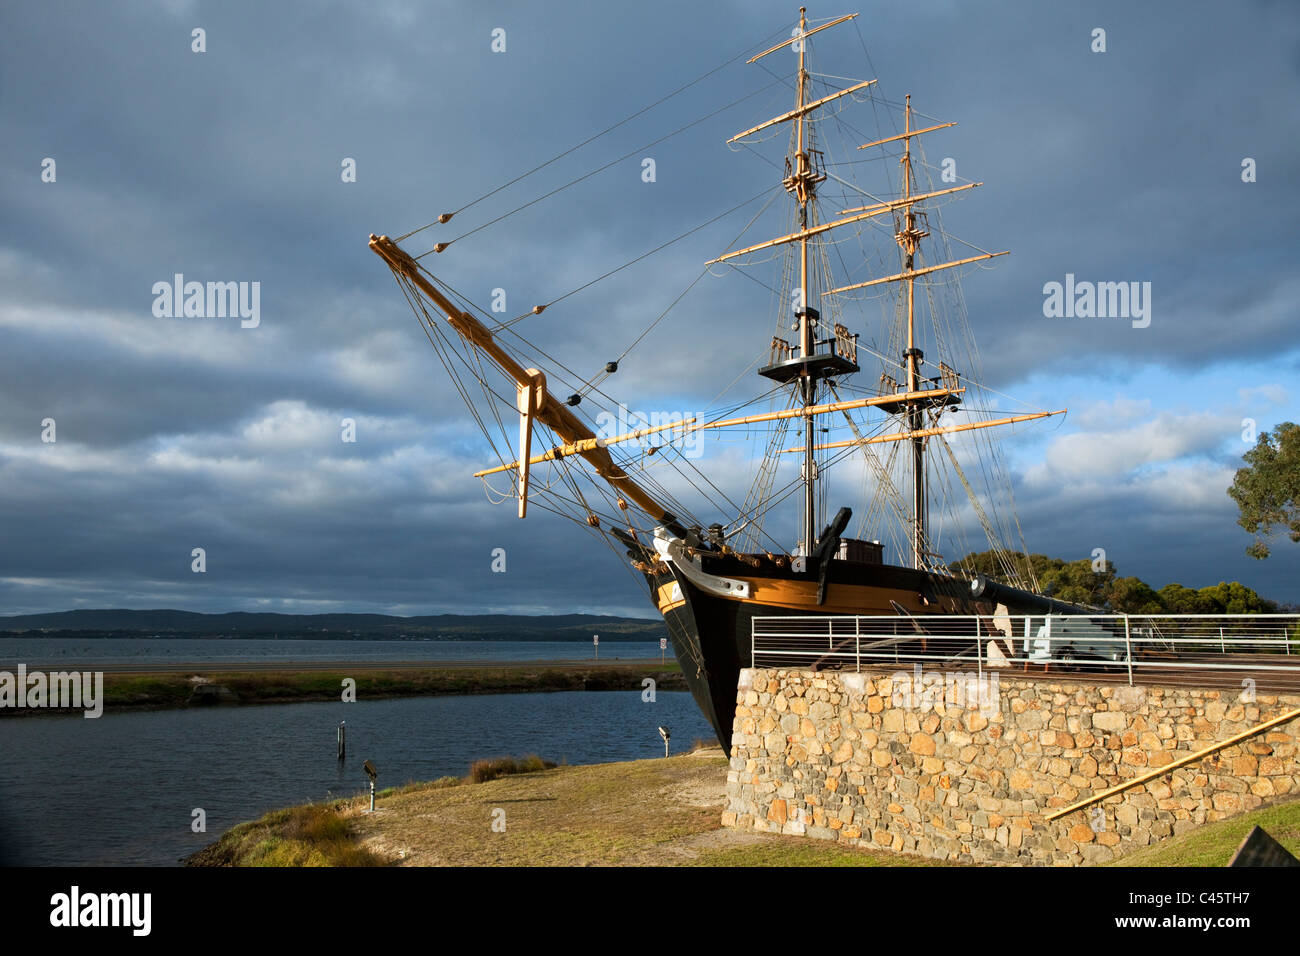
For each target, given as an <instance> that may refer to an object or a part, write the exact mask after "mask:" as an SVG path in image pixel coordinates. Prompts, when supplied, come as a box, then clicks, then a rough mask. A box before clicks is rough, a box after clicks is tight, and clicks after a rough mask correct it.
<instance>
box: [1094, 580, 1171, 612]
mask: <svg viewBox="0 0 1300 956" xmlns="http://www.w3.org/2000/svg"><path fill="white" fill-rule="evenodd" d="M1107 604H1109V605H1110V609H1111V610H1112V611H1118V612H1119V613H1121V614H1159V613H1160V612H1161V611H1164V610H1166V607H1165V604H1164V602H1163V601H1161V600H1160V595H1159V594H1157V593H1156V592H1155V591H1154V590H1152V588H1151V585H1149V584H1147V583H1146V582H1145V581H1143V580H1142V579H1141V578H1116V579H1115V581H1114V582H1113V583H1112V584H1111V586H1110V593H1109V594H1108V595H1107Z"/></svg>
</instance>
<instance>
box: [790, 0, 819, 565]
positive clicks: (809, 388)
mask: <svg viewBox="0 0 1300 956" xmlns="http://www.w3.org/2000/svg"><path fill="white" fill-rule="evenodd" d="M807 29H808V19H807V15H806V12H805V9H804V8H803V7H800V8H799V36H800V37H802V36H803V35H804V33H805V32H806V31H807ZM806 55H807V44H806V43H804V42H803V41H802V40H801V41H800V43H799V79H798V83H797V84H796V86H797V89H798V92H797V97H798V98H797V102H796V103H795V109H796V111H797V114H798V115H797V117H796V119H795V123H796V127H795V128H796V134H795V142H796V149H795V154H794V160H795V173H794V176H793V177H792V179H793V182H789V183H788V184H787V186H786V189H788V190H791V191H792V192H793V193H794V195H795V198H796V199H798V201H799V228H800V229H801V230H804V229H807V228H808V202H809V200H810V199H812V196H813V193H814V191H815V189H816V182H815V178H814V176H813V173H812V170H811V169H810V168H809V167H810V164H809V162H808V154H807V153H806V152H805V151H804V115H805V114H804V109H803V107H804V94H805V91H806V89H807V85H808V70H807V68H806V67H805V64H804V57H805V56H806ZM809 301H810V300H809V297H808V237H807V236H801V237H800V239H799V355H800V357H802V358H805V359H806V358H808V356H810V355H811V354H812V351H813V347H812V324H811V323H810V322H809V315H808V312H809V309H808V302H809ZM801 385H802V387H801V389H800V391H801V393H802V395H803V405H804V409H805V410H807V409H808V408H811V407H812V406H813V405H814V404H816V402H817V380H816V379H815V378H813V377H812V375H810V374H809V372H808V370H807V368H806V367H805V369H804V373H803V375H802V377H801ZM803 421H804V457H803V489H804V491H803V528H802V530H803V553H804V554H811V553H812V549H813V546H814V545H815V544H816V541H815V540H814V538H813V535H815V534H816V533H817V461H816V447H815V444H814V442H813V422H814V418H813V416H812V415H810V414H805V415H804V420H803Z"/></svg>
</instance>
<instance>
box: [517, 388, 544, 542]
mask: <svg viewBox="0 0 1300 956" xmlns="http://www.w3.org/2000/svg"><path fill="white" fill-rule="evenodd" d="M526 374H527V375H528V378H529V382H528V384H527V385H518V386H516V389H515V406H516V407H517V408H518V409H519V462H518V465H519V517H521V518H526V517H528V466H529V464H530V459H531V458H532V450H533V419H534V418H536V417H537V413H538V411H540V410H541V407H542V403H543V402H545V401H546V376H545V375H543V374H542V373H541V372H539V371H538V370H537V369H535V368H530V369H528V370H527V373H526Z"/></svg>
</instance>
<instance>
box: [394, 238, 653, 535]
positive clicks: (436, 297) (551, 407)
mask: <svg viewBox="0 0 1300 956" xmlns="http://www.w3.org/2000/svg"><path fill="white" fill-rule="evenodd" d="M370 248H371V250H373V251H374V252H375V254H376V255H378V256H379V257H380V258H382V259H383V260H384V261H385V262H387V263H388V266H389V268H391V269H392V270H393V271H394V272H396V273H398V274H400V275H402V276H405V277H406V278H407V279H408V280H410V281H411V282H412V283H414V284H415V286H416V287H417V288H418V289H419V290H420V291H421V292H423V293H424V294H425V296H427V297H428V298H429V300H430V301H431V302H433V304H434V305H436V306H437V307H438V309H439V310H440V311H441V312H442V313H443V314H444V315H446V317H447V321H448V323H450V324H451V327H452V328H454V329H455V330H456V331H457V332H458V333H460V335H461V337H462V338H464V339H465V340H466V341H467V342H469V343H470V344H471V345H473V346H474V347H475V348H477V349H479V350H480V351H482V352H483V353H485V354H486V355H487V356H488V357H489V358H491V359H492V361H494V362H496V364H497V365H498V366H500V368H501V370H502V371H503V372H505V373H506V374H507V375H509V376H510V377H511V378H512V379H514V381H515V386H516V387H517V388H524V387H529V388H531V387H533V385H534V381H533V379H532V377H531V376H530V375H529V372H528V370H527V369H525V368H524V367H523V366H521V365H520V364H519V363H518V362H516V361H515V360H514V359H513V358H512V357H511V356H510V354H509V353H508V352H506V351H505V350H504V349H503V348H501V346H500V345H498V344H497V342H496V340H495V339H494V338H493V337H492V333H491V332H489V331H488V330H487V328H486V327H485V326H484V325H483V323H482V322H480V321H479V320H478V319H476V318H474V316H472V315H470V314H469V313H468V312H462V311H461V310H460V309H457V308H456V306H455V304H454V303H453V302H452V301H451V300H450V299H448V298H447V297H446V296H445V295H443V294H442V293H441V292H440V291H439V290H438V289H437V287H436V286H434V285H433V283H431V282H430V281H429V280H428V279H427V278H426V277H425V276H424V275H422V274H421V272H420V267H419V265H418V264H417V263H416V261H415V260H414V259H412V258H411V257H410V255H408V254H407V253H406V251H405V250H403V249H402V248H401V247H400V246H399V245H398V244H397V243H395V242H394V241H393V240H392V239H390V238H388V237H387V236H376V235H374V234H373V233H372V234H371V236H370ZM541 399H542V400H541V402H540V403H539V405H538V408H537V411H536V413H535V415H534V417H535V418H536V420H537V421H539V422H541V423H542V424H543V425H545V426H546V427H547V428H549V429H551V431H553V432H555V434H556V435H558V436H559V437H560V438H561V439H562V440H563V441H566V442H576V441H581V440H582V439H584V438H586V439H594V438H595V437H596V436H595V435H594V434H593V433H592V431H591V429H589V428H588V427H587V426H586V425H584V424H583V423H582V421H581V420H580V419H579V418H578V417H577V416H576V415H574V414H573V412H571V411H569V409H568V406H566V405H563V404H561V403H560V402H559V401H557V400H556V398H555V396H554V395H552V394H551V393H550V391H549V390H547V391H546V393H545V395H543V396H541ZM578 454H580V455H581V456H582V457H583V459H585V460H586V461H587V462H588V463H589V464H590V465H591V466H592V467H593V468H594V469H595V470H596V473H597V474H598V475H600V476H601V477H602V478H604V479H605V480H606V481H608V482H609V483H610V484H611V485H613V486H614V489H615V490H616V491H618V493H619V494H620V495H621V496H623V497H624V498H626V499H628V500H629V501H631V502H634V503H635V504H636V505H637V507H639V508H640V509H641V510H642V511H644V512H645V513H646V514H647V515H649V516H650V517H651V518H652V519H653V520H655V521H657V522H661V523H663V524H667V525H670V526H673V525H676V524H677V522H676V519H675V518H674V517H673V516H672V515H671V514H669V512H668V510H667V509H666V508H664V507H663V506H662V505H661V504H659V502H657V501H655V499H654V498H652V497H651V496H650V494H649V493H648V492H646V491H645V489H643V488H642V487H641V486H640V485H638V484H637V483H636V482H634V481H633V480H632V479H631V478H629V477H628V476H627V474H626V473H625V472H624V471H623V470H622V469H621V468H619V467H618V466H617V465H616V464H614V459H613V458H612V457H610V454H609V452H607V451H606V450H605V449H604V448H601V447H599V446H598V445H596V446H593V447H591V448H588V449H586V450H585V451H581V452H579V453H578Z"/></svg>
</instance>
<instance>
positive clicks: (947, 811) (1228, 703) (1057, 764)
mask: <svg viewBox="0 0 1300 956" xmlns="http://www.w3.org/2000/svg"><path fill="white" fill-rule="evenodd" d="M970 676H971V677H972V678H973V677H974V675H973V674H972V675H970ZM981 690H982V691H983V693H982V694H981V693H980V691H981ZM1252 698H1253V699H1252ZM737 703H738V706H737V708H736V717H735V724H734V732H733V736H732V744H733V750H732V758H731V769H730V771H729V773H728V775H727V809H726V812H724V814H723V820H722V822H723V825H724V826H734V827H742V828H750V829H754V830H761V831H767V832H774V833H787V834H806V835H808V836H811V837H820V838H823V839H828V840H838V841H840V842H842V843H848V844H852V845H859V846H869V847H873V848H877V849H890V850H894V851H897V852H900V853H910V854H917V855H920V856H924V857H930V858H935V859H941V860H950V861H965V862H977V863H1018V864H1032V865H1045V864H1056V865H1072V864H1078V863H1101V862H1105V861H1106V860H1109V859H1111V858H1112V857H1114V856H1115V855H1116V854H1119V853H1122V852H1124V851H1126V850H1128V849H1131V848H1134V847H1139V846H1146V845H1147V844H1149V843H1151V842H1152V841H1154V840H1159V839H1160V838H1162V837H1166V836H1169V835H1171V834H1179V833H1182V832H1184V831H1186V830H1189V829H1191V828H1193V827H1195V826H1198V825H1199V824H1202V823H1207V822H1211V821H1214V820H1219V819H1223V818H1225V817H1228V816H1231V815H1233V814H1236V813H1239V812H1241V811H1243V810H1251V809H1254V808H1255V807H1258V806H1261V805H1262V804H1263V803H1265V802H1268V801H1272V800H1274V799H1275V798H1284V797H1288V796H1295V795H1300V766H1297V760H1296V755H1297V753H1296V746H1297V735H1298V734H1300V720H1292V721H1290V722H1289V723H1286V724H1282V725H1280V726H1278V727H1275V728H1273V729H1272V730H1271V731H1266V732H1264V733H1262V734H1259V735H1257V736H1254V737H1251V738H1249V739H1248V740H1245V741H1243V742H1241V743H1240V744H1236V745H1233V746H1231V747H1228V748H1225V749H1223V750H1220V751H1218V752H1216V753H1215V754H1212V755H1210V756H1208V757H1204V758H1202V759H1201V760H1198V761H1195V762H1193V763H1190V764H1186V765H1184V766H1182V767H1179V768H1176V769H1174V770H1172V771H1170V772H1168V773H1166V774H1163V775H1161V776H1159V777H1156V778H1155V779H1153V780H1151V781H1149V782H1147V783H1145V784H1141V785H1138V786H1136V787H1133V788H1131V789H1129V790H1127V791H1124V792H1123V793H1121V794H1117V795H1115V796H1111V797H1108V798H1106V799H1105V800H1103V801H1101V802H1099V803H1096V804H1093V805H1092V806H1090V807H1086V808H1084V809H1081V810H1078V811H1075V812H1073V813H1071V814H1069V815H1068V816H1066V817H1063V818H1061V819H1059V820H1056V821H1054V822H1048V821H1047V819H1046V818H1045V816H1044V814H1045V812H1050V811H1051V810H1052V809H1054V808H1060V807H1064V806H1067V805H1069V804H1072V803H1074V802H1076V801H1077V800H1080V799H1082V798H1083V797H1085V796H1086V795H1087V794H1089V793H1090V792H1092V793H1095V792H1098V791H1101V790H1105V789H1107V788H1108V787H1111V786H1113V785H1115V784H1117V783H1120V782H1122V781H1124V780H1126V779H1132V778H1133V777H1135V776H1137V775H1139V774H1141V773H1144V772H1146V771H1148V770H1149V769H1154V768H1158V767H1163V766H1167V765H1168V764H1170V763H1172V762H1173V761H1175V760H1176V759H1178V758H1179V757H1181V756H1185V755H1187V754H1190V753H1193V752H1195V751H1197V750H1201V749H1203V748H1205V747H1207V746H1209V745H1211V744H1214V743H1217V742H1219V741H1221V740H1225V739H1227V738H1229V737H1231V736H1233V735H1234V734H1237V733H1240V732H1242V731H1245V730H1248V729H1249V728H1250V727H1252V726H1255V725H1256V724H1259V723H1261V722H1263V721H1265V720H1268V719H1269V718H1271V717H1275V716H1279V715H1281V714H1283V713H1285V712H1287V711H1289V710H1292V709H1295V708H1296V707H1300V697H1295V696H1276V695H1268V694H1258V695H1254V694H1250V693H1243V692H1239V691H1230V690H1225V691H1216V690H1199V689H1185V688H1170V687H1128V686H1122V685H1121V686H1104V685H1103V686H1096V685H1088V684H1082V683H1071V682H1061V683H1042V682H1031V681H1026V680H1023V679H1017V678H1015V677H1011V676H1007V675H1005V674H998V675H996V676H994V677H992V678H991V679H990V678H989V677H988V675H987V674H986V675H985V680H984V682H983V684H981V685H979V686H976V685H974V684H973V683H968V682H967V681H965V679H964V675H958V677H957V679H955V680H954V679H953V675H948V679H947V680H946V681H945V680H944V675H942V674H936V673H932V672H925V673H922V672H920V670H919V668H917V669H915V670H914V672H899V673H896V674H893V675H886V674H851V673H846V674H841V673H836V672H827V673H818V674H814V673H811V672H808V671H795V670H764V669H757V670H756V669H749V670H745V671H742V672H741V677H740V686H739V689H738V693H737Z"/></svg>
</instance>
